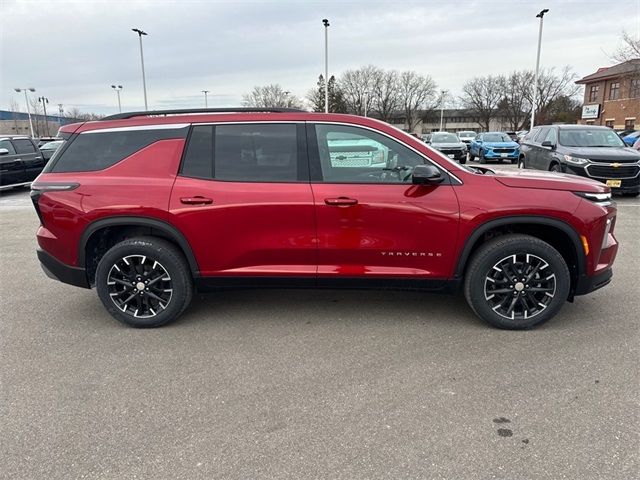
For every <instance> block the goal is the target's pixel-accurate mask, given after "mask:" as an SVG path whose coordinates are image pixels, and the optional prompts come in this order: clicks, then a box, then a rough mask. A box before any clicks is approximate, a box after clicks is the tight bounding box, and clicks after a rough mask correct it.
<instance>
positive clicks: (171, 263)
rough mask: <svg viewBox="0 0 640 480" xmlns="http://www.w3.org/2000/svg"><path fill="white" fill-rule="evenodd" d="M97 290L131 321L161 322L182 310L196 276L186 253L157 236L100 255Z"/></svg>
mask: <svg viewBox="0 0 640 480" xmlns="http://www.w3.org/2000/svg"><path fill="white" fill-rule="evenodd" d="M95 283H96V290H97V291H98V296H99V297H100V300H101V301H102V304H103V305H104V306H105V308H106V309H107V311H108V312H109V313H110V314H111V315H112V316H113V317H114V318H115V319H116V320H118V321H120V322H122V323H125V324H127V325H130V326H132V327H138V328H144V327H159V326H161V325H166V324H167V323H169V322H172V321H173V320H175V319H176V318H178V317H179V316H180V314H181V313H182V312H183V311H184V310H185V309H186V308H187V306H188V305H189V303H190V302H191V297H192V294H193V282H192V278H191V274H190V270H189V266H188V265H187V263H186V260H185V259H184V256H183V255H182V253H181V252H180V251H179V250H178V249H177V248H176V247H175V246H174V245H173V244H171V243H169V242H167V241H166V240H162V239H160V238H156V237H138V238H131V239H127V240H124V241H122V242H120V243H118V244H116V245H115V246H113V247H112V248H111V249H110V250H109V251H107V253H105V254H104V256H103V257H102V258H101V259H100V262H99V264H98V268H97V270H96V279H95Z"/></svg>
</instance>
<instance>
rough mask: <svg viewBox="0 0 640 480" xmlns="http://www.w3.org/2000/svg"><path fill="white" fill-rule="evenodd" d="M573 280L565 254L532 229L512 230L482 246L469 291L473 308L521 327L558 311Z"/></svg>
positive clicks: (495, 321)
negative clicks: (523, 232)
mask: <svg viewBox="0 0 640 480" xmlns="http://www.w3.org/2000/svg"><path fill="white" fill-rule="evenodd" d="M570 285H571V278H570V275H569V269H568V267H567V264H566V263H565V261H564V259H563V257H562V255H560V253H559V252H558V251H557V250H556V249H555V248H553V247H552V246H551V245H549V244H548V243H546V242H544V241H542V240H540V239H538V238H536V237H531V236H529V235H520V234H509V235H504V236H501V237H497V238H495V239H493V240H490V241H488V242H487V243H485V244H483V245H482V246H480V248H479V249H478V250H477V251H476V253H475V254H474V256H473V258H472V259H471V261H470V263H469V266H468V268H467V272H466V276H465V283H464V293H465V297H466V298H467V302H468V303H469V305H470V306H471V308H472V310H473V311H474V312H475V313H476V315H478V316H479V317H480V318H482V319H483V320H485V321H486V322H488V323H490V324H491V325H493V326H495V327H498V328H505V329H511V330H521V329H527V328H531V327H534V326H536V325H540V324H542V323H544V322H546V321H547V320H549V319H551V318H552V317H554V316H555V315H556V313H558V311H559V310H560V308H561V307H562V305H563V304H564V302H565V301H566V300H567V297H568V295H569V290H570Z"/></svg>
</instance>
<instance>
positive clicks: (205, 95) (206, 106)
mask: <svg viewBox="0 0 640 480" xmlns="http://www.w3.org/2000/svg"><path fill="white" fill-rule="evenodd" d="M202 93H204V108H209V101H208V99H207V94H208V93H209V90H202Z"/></svg>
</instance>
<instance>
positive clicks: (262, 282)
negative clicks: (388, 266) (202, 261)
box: [195, 275, 460, 293]
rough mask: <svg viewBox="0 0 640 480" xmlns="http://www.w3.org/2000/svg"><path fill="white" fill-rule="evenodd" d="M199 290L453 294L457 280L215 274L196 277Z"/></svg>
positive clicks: (456, 287)
mask: <svg viewBox="0 0 640 480" xmlns="http://www.w3.org/2000/svg"><path fill="white" fill-rule="evenodd" d="M195 286H196V290H197V291H199V292H211V291H219V290H229V289H237V290H240V289H262V288H265V289H266V288H326V289H355V290H360V289H370V290H418V291H430V292H440V293H454V292H456V291H457V290H458V289H459V286H460V281H459V280H457V279H454V280H448V279H424V278H423V279H416V278H410V277H393V278H386V277H316V276H315V275H308V276H233V277H229V276H212V277H198V278H196V279H195Z"/></svg>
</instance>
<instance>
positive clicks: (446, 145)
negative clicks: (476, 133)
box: [431, 142, 464, 148]
mask: <svg viewBox="0 0 640 480" xmlns="http://www.w3.org/2000/svg"><path fill="white" fill-rule="evenodd" d="M463 145H464V144H463V143H462V142H450V143H432V144H431V146H432V147H433V148H461V147H462V146H463Z"/></svg>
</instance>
